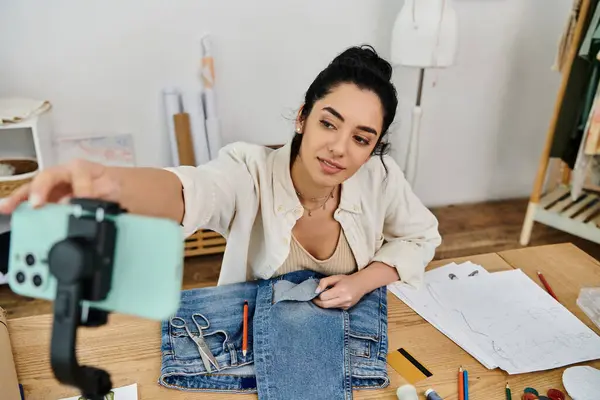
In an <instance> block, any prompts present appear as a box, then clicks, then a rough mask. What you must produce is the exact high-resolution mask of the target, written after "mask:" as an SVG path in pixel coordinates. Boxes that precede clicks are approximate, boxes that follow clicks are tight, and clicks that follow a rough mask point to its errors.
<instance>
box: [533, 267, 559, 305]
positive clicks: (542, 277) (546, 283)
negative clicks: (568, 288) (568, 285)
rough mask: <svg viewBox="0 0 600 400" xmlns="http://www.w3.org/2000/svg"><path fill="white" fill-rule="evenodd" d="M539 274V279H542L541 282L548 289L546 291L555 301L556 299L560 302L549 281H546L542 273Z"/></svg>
mask: <svg viewBox="0 0 600 400" xmlns="http://www.w3.org/2000/svg"><path fill="white" fill-rule="evenodd" d="M537 274H538V277H539V278H540V281H542V284H543V285H544V287H545V288H546V291H547V292H548V293H550V296H552V297H554V299H556V300H557V301H558V297H556V295H555V294H554V291H553V290H552V288H551V287H550V285H549V284H548V281H546V278H544V275H542V273H541V272H540V271H538V273H537Z"/></svg>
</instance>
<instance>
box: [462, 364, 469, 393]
mask: <svg viewBox="0 0 600 400" xmlns="http://www.w3.org/2000/svg"><path fill="white" fill-rule="evenodd" d="M463 374H464V375H463V381H464V382H463V386H464V395H465V396H464V397H465V400H469V373H468V372H467V370H466V368H465V370H464V371H463Z"/></svg>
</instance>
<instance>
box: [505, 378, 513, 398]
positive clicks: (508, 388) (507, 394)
mask: <svg viewBox="0 0 600 400" xmlns="http://www.w3.org/2000/svg"><path fill="white" fill-rule="evenodd" d="M505 392H506V400H512V395H511V394H510V387H509V386H508V382H506V389H505Z"/></svg>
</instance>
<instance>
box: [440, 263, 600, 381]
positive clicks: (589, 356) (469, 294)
mask: <svg viewBox="0 0 600 400" xmlns="http://www.w3.org/2000/svg"><path fill="white" fill-rule="evenodd" d="M429 287H430V289H431V291H432V295H433V297H434V298H435V299H436V300H437V302H438V304H439V305H440V306H442V307H443V308H445V309H446V311H447V312H446V314H447V315H448V316H451V318H452V319H453V320H454V319H462V320H463V321H464V322H465V324H466V325H467V329H466V330H465V333H466V334H467V335H468V337H469V338H470V339H471V342H473V343H476V344H477V346H478V347H479V348H480V349H482V350H483V352H484V353H486V354H488V355H490V356H491V357H492V358H493V359H494V360H495V361H496V363H497V364H498V366H499V367H500V368H502V369H503V370H505V371H506V372H508V373H509V374H519V373H527V372H534V371H543V370H548V369H552V368H557V367H561V366H565V365H570V364H575V363H578V362H584V361H589V360H595V359H600V337H599V336H598V335H596V334H595V333H594V331H592V330H591V329H590V328H589V327H588V326H586V325H585V324H584V323H583V322H581V321H580V320H579V319H578V318H577V317H575V316H574V315H573V314H572V313H571V312H569V311H568V310H567V309H566V308H565V307H564V306H562V305H561V304H560V303H559V302H558V301H556V300H555V299H554V298H553V297H552V296H550V295H549V294H548V293H547V292H546V291H545V290H543V289H542V288H541V287H540V286H538V285H537V284H536V283H535V282H534V281H533V280H531V279H530V278H529V277H528V276H527V275H525V274H524V273H523V272H522V271H521V270H510V271H502V272H496V273H493V274H487V275H486V274H482V275H481V276H480V277H478V278H477V281H476V282H475V281H468V280H455V281H452V282H451V283H448V282H444V283H442V282H434V283H432V284H431V285H430V286H429Z"/></svg>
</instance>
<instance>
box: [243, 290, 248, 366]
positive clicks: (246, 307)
mask: <svg viewBox="0 0 600 400" xmlns="http://www.w3.org/2000/svg"><path fill="white" fill-rule="evenodd" d="M243 330H244V334H243V335H244V336H243V339H242V355H243V356H244V357H246V353H247V352H248V301H247V300H246V301H244V327H243Z"/></svg>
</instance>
